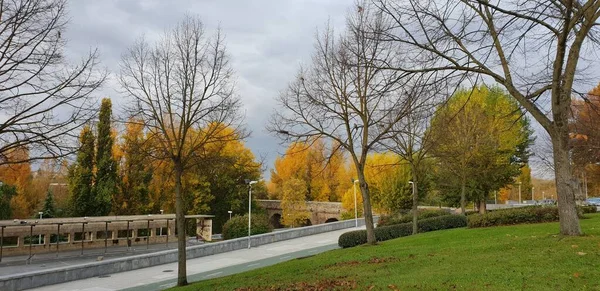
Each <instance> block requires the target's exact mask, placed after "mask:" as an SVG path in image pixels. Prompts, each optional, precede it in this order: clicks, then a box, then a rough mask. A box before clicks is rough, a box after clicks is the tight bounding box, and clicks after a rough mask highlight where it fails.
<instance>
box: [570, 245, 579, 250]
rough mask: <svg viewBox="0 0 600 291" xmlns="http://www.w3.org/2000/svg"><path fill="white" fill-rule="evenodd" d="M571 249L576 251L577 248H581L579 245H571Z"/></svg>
mask: <svg viewBox="0 0 600 291" xmlns="http://www.w3.org/2000/svg"><path fill="white" fill-rule="evenodd" d="M571 247H572V248H574V249H576V248H578V247H579V246H578V245H571Z"/></svg>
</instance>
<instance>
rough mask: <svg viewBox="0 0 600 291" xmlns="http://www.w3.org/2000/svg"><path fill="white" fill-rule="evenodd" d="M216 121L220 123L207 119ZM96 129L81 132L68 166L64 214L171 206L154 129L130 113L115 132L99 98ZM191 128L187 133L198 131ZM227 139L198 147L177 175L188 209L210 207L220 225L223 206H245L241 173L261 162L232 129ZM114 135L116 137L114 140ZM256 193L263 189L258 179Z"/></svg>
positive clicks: (252, 174)
mask: <svg viewBox="0 0 600 291" xmlns="http://www.w3.org/2000/svg"><path fill="white" fill-rule="evenodd" d="M210 126H220V125H212V124H211V125H210ZM96 128H97V130H96V133H94V132H93V130H92V128H91V127H90V126H86V127H84V128H83V130H82V131H81V134H80V145H81V146H80V148H79V151H78V154H77V160H76V161H75V163H74V164H73V165H71V167H70V168H69V175H68V179H67V180H68V183H69V193H70V197H69V207H70V208H69V212H68V213H69V215H71V216H80V217H81V216H102V215H109V214H112V215H142V214H157V213H160V211H161V210H163V211H164V212H165V213H173V212H175V199H174V198H175V197H174V196H173V195H172V193H174V188H175V185H174V183H175V181H174V179H175V177H174V175H173V164H172V163H171V162H169V161H168V160H164V159H158V158H156V157H155V155H156V151H157V150H158V148H159V147H160V145H157V143H158V142H160V141H159V140H157V139H155V136H156V135H155V133H153V132H151V131H147V130H144V126H143V124H142V123H141V122H140V121H139V120H137V119H130V120H129V121H128V122H127V123H126V124H125V128H124V130H123V132H122V133H121V134H120V135H119V134H117V133H116V132H117V131H116V130H111V128H115V126H114V125H112V122H111V102H110V99H104V100H103V101H102V105H101V108H100V118H99V121H98V123H97V124H96ZM201 134H202V132H201V131H195V130H192V131H191V132H190V135H191V136H197V135H201ZM222 134H223V135H225V136H230V138H228V139H227V140H221V139H219V136H217V137H214V140H213V141H209V142H207V143H206V144H205V146H204V147H202V148H200V149H198V150H197V151H196V154H195V155H194V157H193V158H194V159H193V160H192V161H190V163H191V164H192V165H193V166H192V167H190V169H188V170H187V171H186V172H185V173H184V175H183V176H182V186H183V188H182V192H183V193H184V195H183V197H184V200H185V203H184V204H185V206H186V208H185V212H186V213H187V214H203V213H209V212H210V213H215V214H216V218H215V221H214V222H213V225H214V227H215V228H216V230H217V231H219V229H220V227H221V226H222V224H223V223H224V221H225V219H226V218H227V217H228V214H227V211H228V210H232V211H235V212H236V213H239V212H243V211H244V209H245V208H244V205H246V204H247V201H248V198H247V193H246V187H245V186H244V183H243V179H244V178H245V179H255V180H256V179H258V178H259V177H260V164H259V163H258V162H257V161H256V160H255V158H254V155H253V154H252V152H251V151H250V150H249V149H248V148H246V147H245V146H244V144H243V142H242V141H241V140H240V138H239V137H233V136H231V135H233V134H235V133H234V132H233V131H232V130H231V129H227V128H224V129H222ZM115 139H116V142H115ZM256 192H257V195H259V196H260V195H264V194H263V193H264V190H262V189H261V187H260V185H259V187H258V189H257V191H256Z"/></svg>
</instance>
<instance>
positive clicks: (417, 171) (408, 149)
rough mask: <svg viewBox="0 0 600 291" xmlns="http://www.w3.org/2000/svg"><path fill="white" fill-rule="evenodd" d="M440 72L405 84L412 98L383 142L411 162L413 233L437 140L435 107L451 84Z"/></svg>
mask: <svg viewBox="0 0 600 291" xmlns="http://www.w3.org/2000/svg"><path fill="white" fill-rule="evenodd" d="M435 77H436V75H435V74H433V75H416V76H414V78H411V81H410V84H407V85H406V86H404V91H403V94H406V95H408V96H407V97H400V98H405V99H406V100H408V101H409V103H408V104H407V105H408V108H407V112H406V113H405V114H404V115H405V116H404V117H403V118H402V119H400V120H398V121H397V122H395V123H394V124H393V125H392V128H391V130H390V132H389V138H386V139H383V140H382V142H381V144H382V146H383V147H384V148H385V149H387V150H389V151H391V152H393V153H395V154H397V155H398V156H400V157H401V158H402V160H403V161H404V162H406V163H408V165H409V166H410V171H411V175H412V181H411V182H412V186H413V188H412V190H413V192H412V214H413V234H416V233H417V232H418V227H417V217H418V213H417V211H418V209H417V206H418V204H419V183H420V182H421V178H422V173H423V169H422V168H423V162H424V161H425V159H426V158H427V156H428V154H429V151H430V149H431V148H432V146H433V142H434V140H433V139H432V135H431V134H430V132H429V131H427V128H428V125H429V121H430V120H431V118H432V116H433V114H434V112H435V109H436V108H437V106H438V105H440V104H442V101H443V100H444V99H445V96H450V95H451V93H449V92H446V91H447V90H449V89H450V88H452V86H449V85H448V84H447V83H446V81H447V80H443V79H442V80H437V79H436V78H435ZM394 117H395V116H394Z"/></svg>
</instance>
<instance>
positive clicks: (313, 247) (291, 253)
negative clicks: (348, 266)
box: [33, 228, 353, 291]
mask: <svg viewBox="0 0 600 291" xmlns="http://www.w3.org/2000/svg"><path fill="white" fill-rule="evenodd" d="M351 230H353V228H350V229H343V230H337V231H332V232H327V233H321V234H317V235H312V236H306V237H302V238H297V239H291V240H286V241H281V242H276V243H272V244H268V245H262V246H259V247H255V248H252V249H242V250H237V251H232V252H227V253H221V254H217V255H212V256H207V257H201V258H197V259H191V260H188V262H187V271H188V280H189V281H190V282H193V281H198V280H204V279H209V278H216V277H221V276H226V275H229V274H235V273H240V272H244V271H248V270H251V269H255V268H260V267H264V266H268V265H272V264H276V263H279V262H283V261H287V260H291V259H293V258H297V257H303V256H308V255H313V254H316V253H319V252H323V251H327V250H331V249H335V248H337V241H338V238H339V236H340V235H341V234H342V233H345V232H348V231H351ZM176 278H177V263H170V264H164V265H160V266H154V267H149V268H144V269H139V270H135V271H129V272H123V273H118V274H112V275H110V276H106V277H103V278H99V277H97V278H88V279H85V280H78V281H72V282H67V283H63V284H57V285H51V286H46V287H42V288H37V289H33V290H47V291H51V290H56V291H58V290H61V291H68V290H80V291H92V290H94V291H98V290H103V291H104V290H121V289H128V288H135V289H133V290H162V289H166V288H170V287H172V286H174V283H175V280H176Z"/></svg>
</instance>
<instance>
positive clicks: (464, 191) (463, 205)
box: [460, 175, 467, 215]
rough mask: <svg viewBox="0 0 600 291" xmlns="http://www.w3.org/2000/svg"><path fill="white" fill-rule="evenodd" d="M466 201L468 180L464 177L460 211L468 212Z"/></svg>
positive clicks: (461, 182)
mask: <svg viewBox="0 0 600 291" xmlns="http://www.w3.org/2000/svg"><path fill="white" fill-rule="evenodd" d="M466 203H467V181H466V178H465V177H464V175H463V177H462V179H461V180H460V213H462V214H463V215H465V214H466V210H465V207H466Z"/></svg>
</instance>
